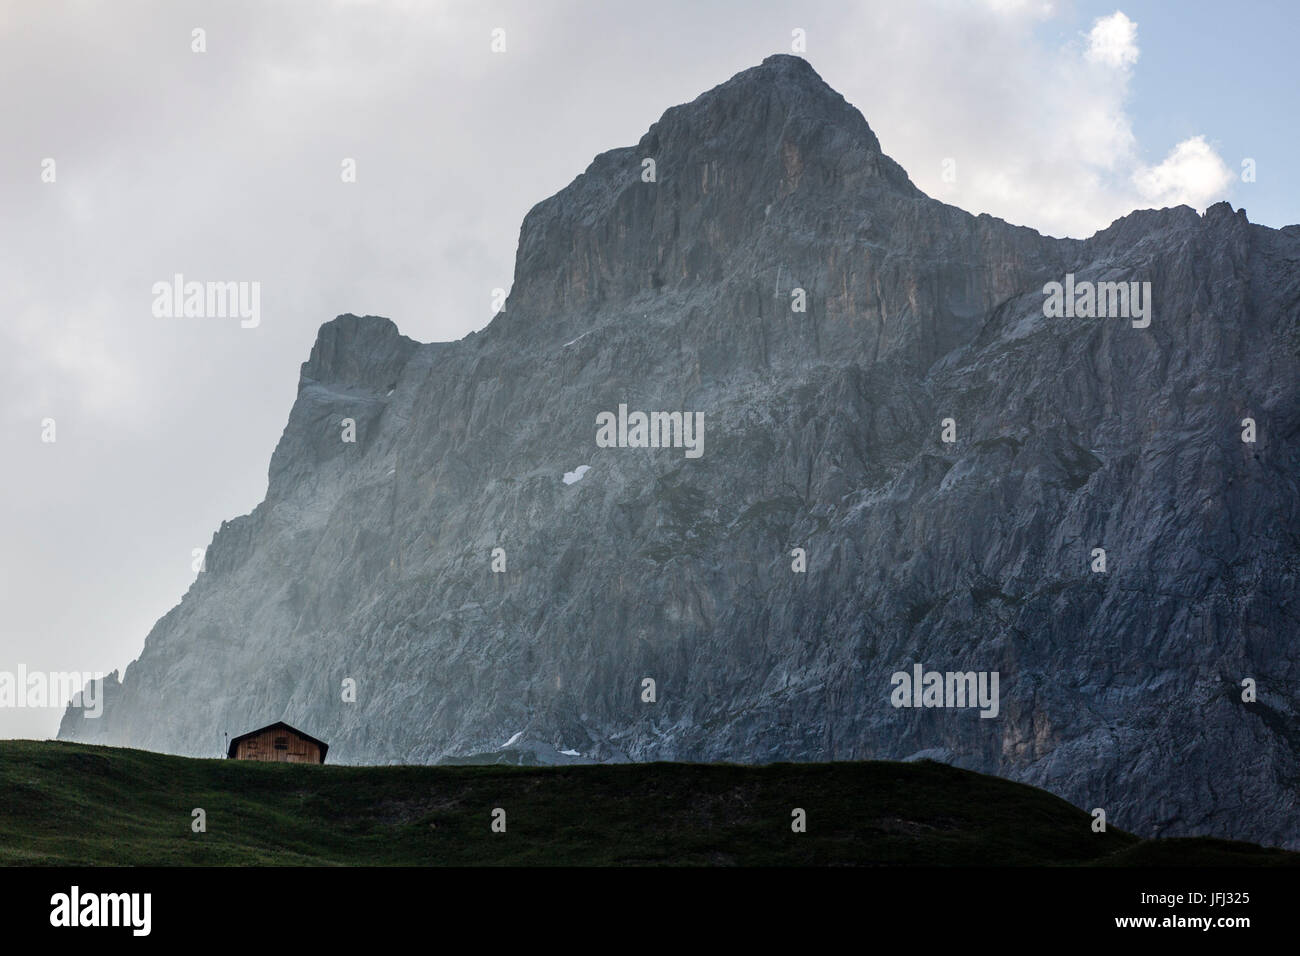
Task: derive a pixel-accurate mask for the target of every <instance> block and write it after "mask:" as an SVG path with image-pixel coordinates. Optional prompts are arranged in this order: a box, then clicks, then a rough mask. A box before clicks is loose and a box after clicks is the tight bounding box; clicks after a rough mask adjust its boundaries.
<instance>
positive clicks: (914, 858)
mask: <svg viewBox="0 0 1300 956" xmlns="http://www.w3.org/2000/svg"><path fill="white" fill-rule="evenodd" d="M496 807H500V808H503V809H504V810H505V811H506V824H507V828H506V832H505V833H493V832H492V831H491V827H490V823H491V818H492V811H493V809H494V808H496ZM795 807H801V808H803V809H804V810H805V811H806V812H807V821H808V824H807V826H808V828H807V832H806V833H794V832H791V828H790V822H791V811H792V809H793V808H795ZM195 808H202V809H203V810H204V811H206V815H207V832H206V833H194V832H192V830H191V820H192V816H191V813H192V811H193V810H194V809H195ZM1090 824H1091V818H1090V817H1089V816H1088V814H1086V813H1083V812H1082V811H1081V810H1079V809H1077V808H1076V807H1073V806H1071V805H1070V804H1068V803H1066V802H1065V801H1064V800H1061V799H1059V798H1057V797H1055V796H1052V795H1051V794H1049V793H1047V792H1045V791H1043V790H1038V789H1035V788H1033V787H1028V786H1024V785H1022V784H1017V783H1011V782H1009V781H1006V780H1002V779H999V778H997V777H989V776H984V775H982V774H976V773H970V772H967V771H964V770H958V769H955V768H953V767H948V766H944V765H942V764H934V763H911V764H904V763H884V762H871V763H824V764H774V765H768V766H761V767H748V766H737V765H731V764H669V763H654V764H623V765H607V766H571V767H551V768H545V767H510V766H436V767H432V766H418V767H416V766H408V767H345V766H329V765H326V766H323V767H313V766H295V765H290V764H259V763H248V762H243V761H233V760H194V759H189V758H185V757H173V756H169V755H165V754H156V753H149V752H146V751H141V750H123V749H118V748H108V747H91V746H84V745H80V744H68V743H57V742H53V741H46V742H36V741H0V863H5V864H10V865H14V864H18V865H32V864H55V865H93V864H105V865H112V864H130V865H210V866H233V865H258V866H261V865H289V866H295V865H335V864H343V865H350V864H366V865H399V866H406V865H414V866H426V865H557V864H558V865H571V864H572V865H659V864H685V865H716V864H723V865H726V864H735V865H825V864H857V865H900V864H901V865H908V864H922V865H930V864H950V865H967V864H995V865H996V864H1010V865H1017V864H1030V865H1032V864H1049V865H1062V864H1064V865H1095V864H1101V865H1111V864H1115V865H1149V864H1174V865H1195V864H1257V863H1263V864H1292V865H1294V864H1296V863H1300V854H1293V853H1285V852H1283V851H1280V850H1270V849H1262V848H1260V847H1256V846H1254V845H1251V844H1243V843H1230V842H1227V841H1221V840H1199V839H1192V840H1162V841H1143V840H1139V839H1138V838H1137V837H1134V836H1132V835H1131V834H1128V833H1124V832H1122V831H1120V830H1117V829H1115V828H1113V827H1112V828H1111V829H1110V830H1109V831H1108V832H1107V833H1104V834H1097V833H1093V832H1092V830H1091V826H1090Z"/></svg>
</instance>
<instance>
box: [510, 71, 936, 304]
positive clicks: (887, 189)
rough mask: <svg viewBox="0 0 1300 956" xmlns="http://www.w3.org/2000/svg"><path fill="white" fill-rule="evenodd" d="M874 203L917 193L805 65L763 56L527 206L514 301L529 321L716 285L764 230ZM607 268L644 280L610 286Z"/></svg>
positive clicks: (623, 279)
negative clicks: (625, 266) (615, 266)
mask: <svg viewBox="0 0 1300 956" xmlns="http://www.w3.org/2000/svg"><path fill="white" fill-rule="evenodd" d="M877 194H888V195H889V196H892V197H894V198H903V199H908V200H910V199H917V198H922V197H923V195H924V194H923V193H921V191H920V190H918V189H917V188H916V187H915V186H914V185H913V184H912V182H911V180H910V179H908V177H907V174H906V173H905V172H904V171H903V169H902V167H901V166H899V165H898V164H897V163H895V162H894V161H893V160H892V159H890V158H889V157H888V156H885V155H884V154H883V152H882V151H881V149H880V142H879V140H877V139H876V136H875V134H874V133H873V132H872V131H871V128H870V127H869V126H868V125H867V121H866V119H865V118H863V116H862V114H861V113H860V112H859V111H858V110H857V109H855V108H854V107H853V106H852V105H850V104H849V103H848V102H847V101H846V100H845V99H844V97H843V96H841V95H840V94H839V93H837V92H836V91H835V90H833V89H832V88H831V87H830V86H828V85H827V84H826V83H825V81H823V80H822V78H821V77H820V76H819V75H818V74H817V71H816V70H814V69H813V68H812V66H811V65H810V64H809V63H808V62H807V61H806V60H803V59H801V58H799V57H796V56H789V55H784V54H781V55H776V56H770V57H768V58H767V59H765V60H764V61H763V62H762V63H760V64H759V65H758V66H754V67H750V68H749V69H747V70H743V71H741V72H740V73H737V74H736V75H735V76H733V77H731V78H730V79H729V80H727V81H725V82H723V83H721V84H719V85H718V86H715V87H714V88H713V89H711V90H708V91H707V92H705V93H702V94H701V95H699V96H697V97H696V98H695V99H694V100H691V101H690V102H689V103H685V104H682V105H680V106H674V107H672V108H670V109H668V110H666V111H665V112H664V114H663V116H662V117H660V119H659V120H658V121H657V122H656V123H654V124H653V125H652V126H651V127H650V129H649V130H648V131H647V132H646V134H645V135H644V136H642V137H641V139H640V141H638V143H637V144H636V145H635V146H627V147H623V148H621V149H614V150H610V151H608V152H605V153H601V154H600V155H599V156H597V157H596V158H595V159H594V160H593V161H592V163H591V165H590V166H588V168H587V170H586V171H585V172H584V173H583V174H582V175H580V176H578V177H577V178H576V179H575V180H574V181H573V182H572V183H570V184H569V185H568V186H567V187H565V188H564V189H563V190H561V191H560V192H559V193H557V194H556V195H554V196H552V197H551V198H549V199H547V200H545V201H543V202H541V203H538V204H537V205H536V206H534V207H533V209H532V210H531V211H530V212H529V213H528V215H527V216H526V217H525V219H524V223H523V226H522V227H521V229H520V236H519V253H518V256H517V258H516V262H515V279H514V291H513V292H512V294H511V303H512V304H515V305H519V306H522V307H523V308H522V309H519V310H517V312H518V313H522V314H526V315H534V316H535V315H537V314H539V313H540V314H552V315H554V314H568V315H571V314H573V313H574V312H575V310H585V309H589V308H596V307H603V306H607V305H609V304H610V303H611V301H627V300H629V299H630V298H633V297H635V296H637V295H640V294H642V293H645V292H651V293H654V292H658V291H667V290H668V289H670V288H671V287H672V286H674V285H690V284H692V283H696V282H699V281H702V280H708V281H712V280H713V279H715V278H716V277H717V276H720V275H723V274H726V273H728V272H734V271H735V270H736V268H737V267H738V263H737V261H736V260H737V257H741V258H743V257H745V256H748V255H749V254H750V253H751V251H752V249H753V246H754V243H755V242H756V241H757V240H758V237H759V236H760V235H763V234H767V233H770V232H771V224H772V223H776V222H785V223H787V225H790V224H791V223H792V221H793V220H794V219H796V218H804V219H806V217H807V216H809V215H814V214H820V213H822V212H825V213H826V214H827V215H832V214H833V213H834V210H835V209H837V208H840V207H843V206H845V205H848V204H853V205H860V203H861V201H862V200H863V198H864V197H867V199H868V200H869V199H870V197H873V196H876V195H877ZM772 217H776V218H772ZM614 262H624V263H626V262H636V263H646V264H647V268H646V269H645V270H644V271H640V272H629V271H628V270H620V271H619V273H618V274H615V271H614V270H612V269H610V268H609V264H610V263H614ZM507 321H509V320H507Z"/></svg>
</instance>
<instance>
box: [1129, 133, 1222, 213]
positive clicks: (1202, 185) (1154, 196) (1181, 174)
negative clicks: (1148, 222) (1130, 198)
mask: <svg viewBox="0 0 1300 956" xmlns="http://www.w3.org/2000/svg"><path fill="white" fill-rule="evenodd" d="M1233 178H1234V177H1233V172H1232V170H1231V169H1229V168H1228V164H1227V163H1225V162H1224V161H1223V160H1222V159H1221V158H1220V157H1219V155H1218V153H1216V152H1215V151H1214V150H1213V149H1211V148H1210V146H1209V144H1208V143H1206V142H1205V137H1204V136H1193V137H1192V138H1191V139H1185V140H1183V141H1182V142H1181V143H1179V144H1178V145H1177V146H1175V147H1174V148H1173V149H1172V150H1171V151H1170V152H1169V155H1168V156H1166V157H1165V159H1164V161H1163V162H1161V163H1159V164H1158V165H1156V166H1143V167H1141V168H1140V169H1138V170H1137V171H1136V172H1135V173H1134V174H1133V183H1134V185H1136V186H1137V189H1138V192H1140V193H1141V194H1142V196H1143V198H1144V199H1146V200H1147V201H1148V202H1149V203H1151V204H1153V205H1156V206H1177V205H1179V204H1181V203H1186V204H1187V205H1189V206H1193V207H1195V208H1196V209H1204V208H1205V207H1206V206H1208V205H1210V204H1211V203H1213V202H1216V201H1217V200H1219V199H1222V198H1223V193H1224V191H1225V190H1226V189H1227V188H1228V184H1229V183H1231V182H1232V181H1233Z"/></svg>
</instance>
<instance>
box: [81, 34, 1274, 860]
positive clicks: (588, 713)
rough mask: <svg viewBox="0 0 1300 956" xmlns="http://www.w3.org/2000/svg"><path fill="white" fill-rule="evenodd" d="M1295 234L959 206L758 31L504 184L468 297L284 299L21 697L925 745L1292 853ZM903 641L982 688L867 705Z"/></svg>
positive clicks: (775, 749) (127, 732) (172, 708)
mask: <svg viewBox="0 0 1300 956" xmlns="http://www.w3.org/2000/svg"><path fill="white" fill-rule="evenodd" d="M646 159H653V160H654V164H653V173H654V175H653V181H646V180H647V178H649V167H648V165H647V164H645V163H644V160H646ZM1298 267H1300V227H1296V226H1291V227H1287V228H1286V229H1282V230H1273V229H1268V228H1263V227H1260V226H1257V225H1252V224H1251V223H1249V222H1248V221H1247V219H1246V215H1245V213H1244V211H1240V210H1239V211H1236V212H1234V211H1233V210H1232V209H1231V208H1230V207H1229V206H1228V205H1227V204H1226V203H1225V204H1219V205H1217V206H1213V207H1211V208H1210V209H1208V210H1207V211H1206V213H1205V214H1204V215H1203V216H1201V215H1197V214H1196V213H1195V212H1194V211H1193V210H1191V209H1189V208H1187V207H1178V208H1174V209H1162V210H1159V211H1153V210H1145V211H1140V212H1135V213H1133V214H1132V215H1129V216H1127V217H1125V218H1123V219H1121V220H1119V221H1117V222H1116V223H1114V224H1113V225H1112V226H1111V227H1110V228H1108V229H1106V230H1104V231H1102V232H1100V233H1098V234H1097V235H1095V236H1093V237H1092V238H1091V239H1088V240H1086V241H1078V240H1061V239H1053V238H1047V237H1044V236H1041V235H1039V234H1038V233H1037V232H1035V231H1033V230H1031V229H1026V228H1020V227H1015V226H1011V225H1008V224H1007V223H1005V222H1002V221H1001V220H998V219H994V218H992V217H990V216H987V215H981V216H972V215H969V214H967V213H965V212H963V211H961V210H959V209H956V208H954V207H951V206H947V205H945V204H943V203H940V202H937V201H935V200H933V199H930V198H928V197H926V196H925V195H924V194H922V193H921V192H920V191H919V190H918V189H917V188H916V187H915V186H914V185H913V184H912V183H911V182H910V181H909V179H908V177H907V175H906V174H905V173H904V171H903V170H902V169H901V168H900V167H899V166H898V165H897V164H896V163H894V162H893V161H892V160H890V159H889V158H888V157H887V156H885V155H884V153H882V152H881V148H880V144H879V143H878V141H877V139H876V137H875V135H874V134H873V133H872V132H871V130H870V129H869V128H868V126H867V123H866V121H865V120H864V119H863V117H862V116H861V115H860V114H859V113H858V112H857V111H856V110H855V109H854V108H853V107H852V106H850V105H849V104H848V103H846V102H845V101H844V99H843V98H842V97H841V96H839V95H838V94H837V93H835V92H834V91H833V90H831V89H830V88H829V87H827V86H826V85H825V84H824V83H823V82H822V80H821V79H820V78H819V77H818V76H817V75H816V73H815V72H814V71H813V70H812V68H811V67H810V66H808V65H807V64H806V63H805V62H804V61H802V60H799V59H796V58H793V57H788V56H777V57H772V58H770V59H768V60H766V61H764V62H763V64H762V65H760V66H758V67H755V68H753V69H751V70H747V71H746V72H743V73H741V74H739V75H737V76H736V77H734V78H732V79H731V80H730V81H728V82H726V83H724V84H722V85H721V86H719V87H717V88H715V89H713V90H711V91H709V92H708V93H705V94H704V95H702V96H701V97H699V98H698V99H697V100H695V101H694V102H692V103H690V104H688V105H685V106H679V107H676V108H673V109H670V110H668V112H667V113H665V114H664V116H663V117H662V119H661V120H660V121H659V122H658V123H656V124H655V125H654V126H652V127H651V129H650V130H649V132H647V133H646V135H645V136H644V137H643V138H642V139H641V141H640V142H639V143H638V144H637V145H635V146H632V147H628V148H625V149H616V150H613V151H611V152H608V153H604V154H602V155H600V156H598V157H597V158H596V159H595V161H594V162H593V163H592V164H591V166H590V167H589V168H588V169H587V171H586V172H585V173H583V174H582V175H581V176H579V177H578V178H577V179H576V180H574V182H573V183H572V184H571V185H569V186H568V187H567V188H566V189H564V190H563V191H562V192H560V193H559V194H557V195H556V196H553V197H552V198H550V199H548V200H546V201H544V202H542V203H540V204H539V205H537V206H536V207H535V208H534V209H533V210H532V211H531V212H530V213H529V214H528V216H527V217H526V219H525V220H524V223H523V227H522V229H521V233H520V239H519V250H518V259H517V264H516V270H515V276H514V285H513V290H512V292H511V295H510V297H509V299H508V301H507V304H506V307H505V309H504V311H503V312H501V313H500V314H499V315H498V316H497V317H496V319H495V320H494V321H493V322H492V323H491V325H489V326H488V327H487V328H486V329H485V330H484V331H482V332H480V333H476V334H472V335H470V336H468V337H466V338H465V339H463V340H461V341H458V342H452V343H437V344H420V343H416V342H414V341H412V340H410V339H408V338H406V337H404V336H402V335H401V334H400V333H399V332H398V330H397V328H396V327H395V326H394V324H393V323H392V322H390V321H389V320H387V319H383V318H377V317H373V316H366V317H357V316H353V315H344V316H340V317H338V318H336V319H334V320H333V321H331V322H328V323H326V324H325V325H324V326H323V327H322V328H321V330H320V333H319V337H318V338H317V341H316V344H315V345H314V346H313V348H312V350H311V356H310V358H309V359H308V361H307V362H306V363H305V364H304V365H303V367H302V376H301V381H300V385H299V392H298V398H297V401H296V404H295V405H294V407H293V411H292V413H291V414H290V417H289V422H288V425H287V427H286V428H285V431H284V436H283V438H282V439H281V441H280V443H279V446H278V447H277V448H276V450H275V453H274V455H273V457H272V459H271V465H270V484H269V490H268V493H267V497H266V500H265V501H264V502H263V503H262V504H261V505H259V506H258V507H257V508H256V509H255V510H254V511H253V512H252V513H251V514H249V515H245V516H242V517H239V518H236V519H234V520H233V521H229V522H226V523H224V524H223V525H222V526H221V529H220V530H219V531H218V532H217V534H216V535H215V537H214V538H213V541H212V544H211V547H210V548H209V551H208V555H207V563H206V569H205V570H204V571H203V572H202V573H201V574H200V575H199V576H198V578H197V580H196V581H195V583H194V585H193V586H192V588H191V589H190V591H189V593H187V594H186V595H185V597H184V598H183V599H182V601H181V603H180V604H179V605H178V606H177V607H176V608H174V609H173V610H172V611H171V612H169V613H168V614H167V615H166V616H165V617H163V618H162V619H161V620H160V621H159V622H158V623H157V625H156V626H155V627H154V629H153V631H152V632H151V633H150V634H149V636H148V639H147V641H146V643H145V646H144V650H143V652H142V653H141V655H140V658H139V659H138V660H137V661H135V662H134V663H132V664H131V665H130V667H128V668H127V670H126V672H125V674H124V675H123V678H122V680H121V682H120V683H119V682H118V681H117V680H116V678H113V679H110V680H109V682H108V684H109V686H108V687H107V688H106V692H107V693H106V697H107V699H106V704H105V707H106V710H105V714H104V716H103V717H102V718H100V719H98V720H89V719H85V718H84V717H83V716H82V714H81V713H80V711H78V710H76V709H75V708H71V709H69V711H68V713H67V715H66V716H65V719H64V722H63V725H62V728H61V731H60V737H61V738H63V739H75V740H90V741H97V742H103V743H115V744H126V745H130V746H135V747H144V748H150V749H156V750H162V751H169V752H174V753H181V754H193V755H201V756H212V755H215V754H216V752H217V751H218V749H219V747H220V734H221V732H222V731H223V730H224V731H229V732H230V733H231V734H232V735H234V734H236V733H241V732H243V731H246V730H249V729H252V728H254V727H257V726H260V725H262V724H264V723H270V722H272V721H275V720H280V719H283V720H286V721H288V722H289V723H291V724H293V725H295V726H297V727H300V728H302V729H303V730H305V731H306V732H308V733H310V734H312V735H315V736H317V737H320V738H322V739H324V740H327V741H329V743H330V748H331V749H330V758H331V761H334V760H338V761H340V762H365V763H382V762H390V761H403V762H435V761H439V760H444V759H458V758H464V757H467V756H469V755H475V754H479V755H482V754H499V755H504V757H503V759H507V758H508V759H521V760H524V759H526V760H543V761H552V762H557V761H558V762H563V761H569V760H595V761H607V760H662V759H671V760H692V761H694V760H700V761H712V760H730V761H746V762H762V761H772V760H847V759H866V758H908V757H918V756H920V757H932V758H935V759H939V760H944V761H948V762H951V763H954V764H958V765H961V766H963V767H968V768H972V769H977V770H981V771H988V772H993V773H997V774H1001V775H1004V776H1007V777H1011V778H1014V779H1018V780H1023V781H1026V782H1030V783H1033V784H1037V785H1040V786H1044V787H1047V788H1049V789H1051V790H1053V791H1055V792H1056V793H1058V794H1060V795H1062V796H1064V797H1065V798H1066V799H1068V800H1070V801H1072V802H1074V803H1075V804H1077V805H1079V806H1080V807H1083V808H1085V809H1088V810H1091V809H1092V808H1095V807H1100V808H1103V809H1105V811H1106V813H1107V817H1108V820H1109V821H1110V822H1112V823H1113V824H1115V825H1117V826H1121V827H1124V828H1127V829H1129V830H1132V831H1136V832H1138V833H1141V834H1144V835H1175V834H1214V835H1220V836H1228V837H1239V838H1249V839H1252V840H1258V841H1262V842H1265V843H1273V844H1279V845H1286V846H1289V847H1293V848H1294V847H1298V846H1300V807H1298V806H1297V790H1298V785H1300V724H1298V723H1297V712H1298V710H1300V699H1298V695H1297V689H1298V688H1300V641H1297V637H1300V622H1298V620H1297V606H1296V605H1297V594H1298V593H1300V592H1298V591H1297V573H1298V572H1300V547H1298V536H1300V515H1298V507H1300V506H1298V500H1300V498H1298V495H1297V478H1298V477H1300V454H1298V453H1297V448H1298V447H1300V401H1298V400H1297V399H1298V398H1300V396H1298V395H1297V389H1298V386H1300V268H1298ZM1067 274H1068V275H1071V276H1073V281H1074V283H1076V284H1082V283H1085V282H1094V283H1095V282H1112V281H1114V282H1118V281H1124V282H1138V283H1142V282H1149V283H1150V302H1151V304H1152V309H1151V312H1150V324H1149V325H1148V326H1147V327H1145V328H1140V327H1135V321H1130V319H1129V318H1126V317H1123V316H1119V317H1115V316H1112V317H1104V318H1099V317H1090V316H1077V317H1067V316H1060V317H1048V316H1047V315H1045V311H1048V310H1046V309H1045V299H1046V296H1045V294H1044V287H1045V285H1046V284H1047V283H1050V282H1062V283H1063V282H1065V281H1066V276H1067ZM799 290H802V294H803V297H804V298H803V305H804V306H805V309H804V310H803V311H799V308H798V306H799V300H800V291H799ZM1112 304H1113V303H1112ZM620 405H623V406H626V410H627V414H628V415H630V413H631V412H634V411H638V410H640V411H645V412H652V411H657V412H674V411H678V412H684V413H687V414H688V416H689V415H690V414H691V413H702V415H703V431H702V439H703V440H702V444H701V446H700V448H701V450H702V454H700V455H699V456H698V457H690V456H688V455H687V453H686V452H687V450H686V449H685V448H683V447H657V448H640V447H602V446H601V445H598V443H597V437H598V428H597V420H598V416H600V415H601V414H602V413H605V412H608V413H612V414H613V415H614V416H615V417H617V416H618V413H619V408H620ZM626 417H627V415H625V416H624V418H626ZM1247 418H1249V419H1252V420H1253V421H1254V422H1255V429H1256V434H1255V439H1256V440H1255V441H1254V442H1247V441H1243V431H1245V429H1246V426H1243V419H1247ZM344 419H351V420H353V421H354V422H355V436H356V441H355V442H345V441H343V440H342V436H343V431H344V427H345V423H344V421H343V420H344ZM948 419H950V420H951V421H950V422H947V423H945V420H948ZM629 434H630V436H631V437H630V438H629V441H633V442H634V441H635V440H636V435H637V433H636V429H635V422H633V423H632V425H631V430H630V432H629ZM945 438H952V439H954V440H952V441H945V440H944V439H945ZM604 444H608V442H605V443H604ZM580 466H588V467H587V468H586V469H585V470H583V469H582V468H581V467H580ZM498 548H499V549H501V551H495V549H498ZM1098 548H1101V549H1104V550H1105V570H1104V571H1102V570H1098V569H1097V568H1098V559H1097V557H1096V554H1095V551H1094V549H1098ZM796 549H802V550H801V551H798V550H796ZM494 555H495V556H494ZM801 561H806V570H802V571H800V570H796V568H798V567H799V566H800V563H801ZM503 562H504V571H502V570H500V568H501V567H502V563H503ZM916 664H920V665H921V666H922V668H923V669H924V670H935V671H939V672H948V671H953V672H958V671H961V672H965V671H975V672H996V673H997V674H998V676H999V678H1000V680H999V684H998V699H999V706H998V711H997V715H996V716H995V717H984V716H981V712H980V710H979V709H977V708H972V707H929V706H920V707H913V706H908V707H902V706H897V707H896V706H894V704H895V703H897V702H898V694H897V693H896V684H895V681H894V678H893V675H894V674H895V673H896V672H904V673H907V674H909V675H911V673H912V672H913V666H914V665H916ZM647 678H649V679H652V680H653V681H654V684H653V700H649V699H648V698H649V697H651V696H652V695H651V693H650V688H649V685H647V684H646V683H645V681H646V679H647ZM1247 679H1250V681H1252V682H1253V685H1252V684H1247V685H1244V684H1243V682H1244V681H1247ZM349 680H350V681H354V682H355V701H349V700H345V699H344V698H345V697H347V696H349V693H348V692H347V687H348V686H350V685H348V684H347V682H348V681H349ZM1252 686H1253V688H1254V690H1253V693H1252V691H1251V687H1252ZM916 693H917V697H916V698H915V700H916V701H917V702H920V701H921V699H922V698H921V691H920V690H919V689H918V690H917V692H916ZM1247 698H1253V699H1247ZM909 702H911V701H910V700H909ZM565 751H568V753H565Z"/></svg>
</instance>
